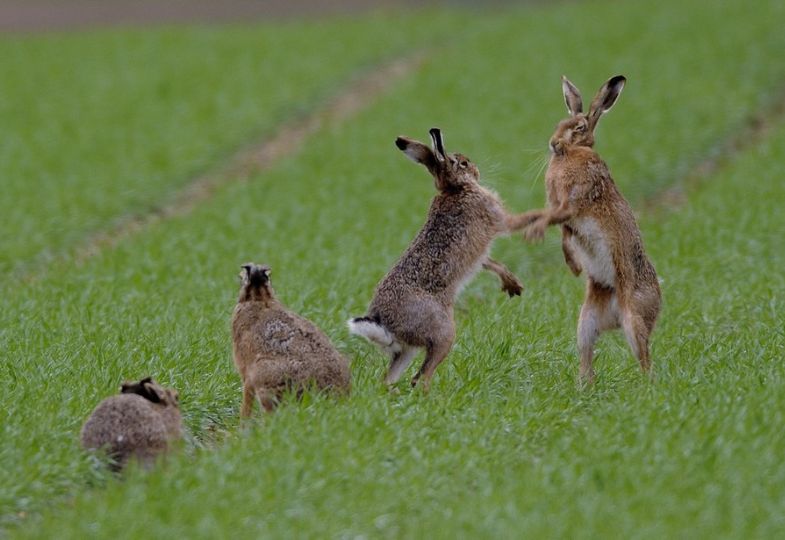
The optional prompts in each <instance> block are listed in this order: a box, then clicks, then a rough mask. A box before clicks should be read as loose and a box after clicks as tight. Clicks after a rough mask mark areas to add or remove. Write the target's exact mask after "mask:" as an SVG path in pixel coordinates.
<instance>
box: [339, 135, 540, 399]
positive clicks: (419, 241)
mask: <svg viewBox="0 0 785 540" xmlns="http://www.w3.org/2000/svg"><path fill="white" fill-rule="evenodd" d="M430 133H431V138H432V145H433V149H431V148H429V147H428V146H426V145H425V144H423V143H420V142H417V141H414V140H411V139H407V138H405V137H399V138H398V139H397V140H396V145H397V146H398V148H399V149H400V150H402V151H403V152H404V153H405V154H406V155H407V156H408V157H409V158H410V159H412V160H413V161H415V162H417V163H421V164H422V165H424V166H425V167H426V168H427V169H428V171H429V172H430V173H431V175H432V176H433V178H434V184H435V187H436V189H437V191H438V193H437V195H436V196H435V197H434V199H433V202H432V203H431V207H430V210H429V211H428V218H427V220H426V222H425V224H424V225H423V227H422V229H421V230H420V232H419V233H418V234H417V236H416V237H415V238H414V240H413V241H412V243H411V245H410V246H409V248H408V249H407V250H406V252H405V253H404V254H403V255H402V256H401V258H400V259H399V260H398V262H397V263H396V264H395V266H393V268H392V269H391V270H390V271H389V272H388V273H387V275H386V276H385V277H384V279H382V281H381V282H380V283H379V284H378V286H377V287H376V293H375V295H374V298H373V300H372V301H371V305H370V307H369V308H368V312H367V316H366V317H360V318H356V319H353V320H351V321H350V322H349V326H350V329H351V330H352V332H354V333H358V334H360V335H363V336H365V337H366V338H368V339H370V340H372V341H375V342H376V343H378V344H379V345H381V346H382V347H383V348H384V349H385V350H386V351H387V352H388V353H389V354H390V356H391V362H390V367H389V370H388V372H387V375H386V377H385V382H386V383H387V384H394V383H395V382H397V381H398V379H399V378H400V376H401V375H402V373H403V371H404V370H405V369H406V367H407V366H408V364H409V363H410V362H411V360H412V359H413V356H414V355H415V354H416V351H417V349H418V348H424V349H425V362H424V363H423V365H422V367H421V368H420V370H419V371H418V373H417V375H416V376H415V377H414V379H413V380H412V385H415V384H416V383H417V381H418V380H420V379H422V380H423V383H424V385H425V387H426V389H427V386H428V383H429V381H430V379H431V377H432V375H433V372H434V370H435V369H436V367H437V366H438V365H439V363H441V362H442V361H443V360H444V358H445V357H446V356H447V354H448V353H449V352H450V349H451V347H452V344H453V341H454V339H455V325H454V321H453V303H454V302H455V298H456V297H457V295H458V293H459V292H460V289H461V287H462V285H463V284H465V283H466V282H468V281H469V280H470V279H471V278H472V276H473V275H474V274H475V273H476V272H477V271H478V270H479V269H480V268H484V269H486V270H489V271H491V272H494V273H496V274H497V275H498V276H499V279H500V280H501V282H502V290H503V291H505V292H506V293H507V294H509V295H510V296H514V295H520V294H521V291H522V290H523V286H522V285H521V283H520V281H519V280H518V279H517V278H516V277H515V275H513V274H512V273H511V272H510V271H509V270H508V269H507V268H506V267H505V266H504V265H502V264H501V263H499V262H497V261H494V260H493V259H491V258H490V257H489V256H488V254H489V252H490V248H491V244H492V243H493V240H494V239H495V238H496V237H497V236H499V235H502V234H505V233H508V232H510V231H513V230H518V229H522V228H523V227H524V226H525V225H527V224H528V223H529V221H528V220H527V221H522V220H521V219H520V216H511V215H509V214H508V213H507V212H506V210H505V209H504V206H503V204H502V202H501V200H500V199H499V198H498V196H497V195H496V194H495V193H493V192H491V191H489V190H487V189H485V188H484V187H482V186H481V185H480V182H479V181H480V172H479V170H478V169H477V167H476V166H475V165H474V164H473V163H472V162H471V161H469V159H468V158H467V157H466V156H464V155H462V154H447V153H445V151H444V147H443V143H442V139H441V132H440V131H439V130H438V129H435V128H434V129H432V130H431V132H430Z"/></svg>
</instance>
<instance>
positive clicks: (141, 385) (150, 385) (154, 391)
mask: <svg viewBox="0 0 785 540" xmlns="http://www.w3.org/2000/svg"><path fill="white" fill-rule="evenodd" d="M120 392H121V393H123V394H137V395H139V396H142V397H143V398H145V399H147V400H149V401H152V402H153V403H160V402H161V401H162V400H163V396H162V395H161V393H160V390H159V389H158V385H157V384H155V382H154V381H153V379H152V377H145V378H144V379H142V380H141V381H139V382H124V383H123V384H122V386H121V387H120Z"/></svg>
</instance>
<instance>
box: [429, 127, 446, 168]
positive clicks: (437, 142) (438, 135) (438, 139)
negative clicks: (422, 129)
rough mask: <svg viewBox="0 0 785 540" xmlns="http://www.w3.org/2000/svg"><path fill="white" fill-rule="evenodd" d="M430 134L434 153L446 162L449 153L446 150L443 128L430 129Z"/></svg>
mask: <svg viewBox="0 0 785 540" xmlns="http://www.w3.org/2000/svg"><path fill="white" fill-rule="evenodd" d="M428 134H429V135H430V136H431V147H432V148H433V154H434V155H435V156H436V160H437V161H440V162H444V161H445V160H446V159H447V153H446V152H445V151H444V141H443V140H442V130H440V129H439V128H431V129H430V131H428Z"/></svg>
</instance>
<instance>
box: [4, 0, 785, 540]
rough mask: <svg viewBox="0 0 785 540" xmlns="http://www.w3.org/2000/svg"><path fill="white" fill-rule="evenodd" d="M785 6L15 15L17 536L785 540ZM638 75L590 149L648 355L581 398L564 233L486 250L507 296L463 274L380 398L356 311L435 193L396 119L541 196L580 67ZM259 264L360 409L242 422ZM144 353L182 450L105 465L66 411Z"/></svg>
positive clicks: (501, 185) (585, 82) (7, 401)
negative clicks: (651, 323)
mask: <svg viewBox="0 0 785 540" xmlns="http://www.w3.org/2000/svg"><path fill="white" fill-rule="evenodd" d="M784 26H785V4H783V3H782V2H779V1H777V0H762V1H760V2H758V3H756V5H755V8H754V9H751V8H750V4H749V2H745V1H743V0H723V1H718V2H714V3H711V5H710V6H709V5H708V4H707V3H706V2H702V1H700V0H680V1H676V0H656V1H655V0H642V1H639V2H618V1H605V0H598V1H593V0H592V1H588V2H564V3H562V2H560V3H540V4H534V5H531V6H512V7H497V8H494V9H492V10H488V11H486V12H483V13H480V12H476V11H471V10H469V9H463V8H460V7H449V8H441V9H426V10H412V11H406V10H399V11H388V12H380V13H374V12H371V13H365V14H358V15H356V16H352V17H349V16H333V17H330V18H327V19H323V20H303V21H288V22H284V23H281V22H278V23H272V22H268V23H258V24H250V23H249V24H244V25H226V26H204V25H192V26H188V25H185V26H162V27H156V28H152V29H134V28H122V29H100V30H85V31H80V32H63V33H49V34H29V35H22V34H19V35H11V34H7V35H0V57H2V58H3V67H2V68H1V69H2V76H0V118H1V119H2V129H0V193H2V195H0V216H2V218H1V219H2V232H1V236H0V299H1V300H0V385H2V387H3V391H2V392H0V404H1V406H0V537H6V536H7V537H9V538H16V537H18V538H85V537H98V538H138V537H148V538H150V537H151V538H222V537H238V538H267V537H286V538H289V537H304V538H325V537H327V538H333V537H336V538H411V537H414V538H420V537H427V538H455V537H467V538H469V537H471V538H475V537H484V538H496V537H501V538H542V537H569V538H775V537H782V536H783V535H785V511H784V510H785V460H783V456H785V435H783V426H785V363H784V362H783V360H784V359H785V272H783V268H785V240H783V235H784V234H785V212H783V210H782V208H783V207H785V181H784V180H785V179H784V178H783V168H784V167H785V63H783V62H782V60H783V51H785V32H783V31H782V29H783V27H784ZM394 62H398V63H399V64H400V65H401V66H403V67H401V69H400V70H399V71H398V72H397V75H396V76H395V77H389V79H385V80H386V84H383V85H376V86H373V85H372V86H371V87H369V88H370V89H366V90H364V91H362V92H361V93H362V94H363V103H362V105H361V106H360V105H358V106H356V107H354V108H353V109H351V110H350V108H349V107H344V108H341V107H336V106H334V103H335V101H334V100H335V98H336V97H339V96H341V95H345V94H347V93H348V92H351V91H353V90H352V89H353V88H354V89H355V90H354V91H356V88H357V84H358V81H360V80H362V79H363V78H364V77H368V76H372V75H373V74H374V73H378V72H379V71H380V70H383V69H385V66H389V65H390V63H394ZM620 73H621V74H624V75H625V76H626V77H627V79H628V83H627V86H626V87H625V90H624V92H623V93H622V95H621V97H620V98H619V102H618V103H617V105H616V106H615V107H614V109H613V110H612V111H611V112H609V113H608V114H607V115H606V116H605V117H604V118H603V120H602V121H601V122H600V125H599V127H598V130H597V144H596V149H597V150H598V152H599V153H600V155H601V156H602V157H603V159H604V160H605V161H606V162H607V163H608V165H609V167H610V169H611V171H612V173H613V176H614V179H615V181H616V183H617V184H618V186H619V188H620V189H621V191H622V192H623V193H624V195H625V196H626V197H627V199H628V200H629V201H630V203H631V205H632V207H633V208H634V209H635V211H636V215H637V217H638V220H639V224H640V227H641V231H642V234H643V238H644V242H645V245H646V249H647V252H648V254H649V256H650V258H651V259H652V261H653V263H654V265H655V267H656V269H657V272H658V274H659V276H660V277H661V280H662V282H661V286H662V291H663V311H662V313H661V315H660V319H659V322H658V326H657V328H656V330H655V332H654V334H653V347H652V358H653V362H654V377H653V378H652V379H649V378H648V377H646V376H644V375H642V374H641V372H640V370H639V367H638V365H637V361H636V360H635V359H634V357H633V356H632V355H631V353H630V352H629V349H628V347H627V345H626V343H625V341H624V339H623V337H622V336H621V335H618V334H605V335H604V336H603V337H602V338H601V339H600V341H599V343H598V346H597V356H596V361H595V368H596V370H597V380H596V382H595V383H594V384H593V385H591V386H590V387H588V388H582V387H580V385H578V384H577V374H578V359H577V352H576V346H575V326H576V321H577V317H578V312H579V309H580V304H581V301H582V298H583V289H584V278H583V277H580V278H575V277H574V276H573V275H572V274H571V273H570V272H569V270H568V269H567V267H566V266H565V264H564V262H563V259H562V254H561V249H560V241H559V235H558V231H557V230H556V228H554V229H553V230H550V231H548V233H547V235H546V238H545V241H544V242H543V243H541V244H534V245H531V244H526V243H525V242H524V241H523V239H522V238H521V236H520V235H513V236H510V237H507V238H502V239H499V240H498V241H497V242H496V243H495V246H494V250H493V255H494V258H495V259H497V260H499V261H502V262H504V263H505V264H506V265H507V266H508V267H509V268H510V269H511V270H512V271H513V272H514V273H515V274H516V275H517V276H518V277H519V278H520V279H521V280H522V281H523V282H524V285H525V290H524V292H523V295H522V296H521V297H516V298H512V299H510V298H508V297H507V296H506V295H505V294H503V293H502V292H501V291H500V290H499V285H498V281H497V279H496V278H495V277H494V276H492V275H490V274H488V273H481V274H479V275H478V276H477V277H476V278H475V279H474V281H472V282H471V283H470V284H469V285H468V286H467V287H466V289H465V290H464V292H463V294H462V296H461V297H460V299H459V300H458V302H457V304H456V313H455V318H456V324H457V339H456V342H455V346H454V348H453V350H452V352H451V353H450V355H449V356H448V358H447V360H446V361H445V362H444V363H443V364H442V365H441V366H440V367H439V369H438V370H437V371H436V375H435V377H434V380H433V384H432V385H431V388H430V392H428V393H424V392H423V391H422V390H421V389H420V388H414V389H412V388H411V387H410V385H409V379H410V377H411V376H412V375H413V374H414V369H415V368H414V367H412V368H410V371H409V372H408V373H407V376H406V377H404V378H403V379H402V381H401V382H400V383H399V384H398V385H397V386H396V388H395V389H394V390H392V391H391V390H388V389H387V388H385V387H384V385H383V384H382V381H381V379H382V376H383V374H384V372H385V369H386V364H387V360H386V358H385V357H384V356H383V354H382V353H381V352H380V351H378V350H377V349H376V348H374V347H373V346H372V345H370V344H368V343H366V342H364V341H362V340H361V339H359V338H355V337H350V336H349V333H348V331H347V329H346V321H347V319H349V318H350V317H352V316H358V315H362V314H364V312H365V309H366V307H367V305H368V302H369V301H370V299H371V297H372V294H373V289H374V286H375V284H376V283H377V282H378V280H379V279H380V278H381V277H382V276H383V275H384V274H385V272H386V271H387V270H388V269H389V268H390V266H391V265H392V264H393V263H394V262H395V261H396V259H397V258H398V256H399V255H400V254H401V253H402V251H403V250H404V249H405V248H406V246H407V245H408V243H409V242H410V241H411V239H412V238H413V237H414V235H415V234H416V232H417V230H418V229H419V227H420V226H421V224H422V223H423V221H424V219H425V216H426V213H427V209H428V206H429V203H430V200H431V198H432V197H433V194H434V187H433V181H432V179H431V177H430V176H429V174H428V173H427V171H426V170H425V169H423V168H422V167H420V166H418V165H415V164H413V163H411V162H410V161H409V160H407V159H405V157H404V156H403V155H402V154H401V153H400V152H399V151H398V150H397V149H396V148H395V145H394V144H393V141H394V139H395V137H396V136H397V135H407V136H410V137H412V138H415V139H419V140H423V141H425V140H427V134H428V129H429V128H431V127H433V126H438V127H440V128H441V129H442V130H443V133H444V135H445V143H446V145H447V150H448V151H459V152H462V153H465V154H466V155H468V156H469V157H471V158H472V160H474V161H475V162H476V163H477V164H478V167H479V168H480V171H481V172H482V175H483V182H484V184H485V185H487V186H489V187H491V188H492V189H494V190H495V191H497V192H498V193H499V195H500V196H501V197H502V198H503V199H504V201H505V203H506V205H507V207H508V208H509V209H510V210H511V211H515V212H521V211H524V210H527V209H530V208H540V207H542V206H543V204H544V199H545V194H544V185H543V169H544V167H545V164H546V162H547V158H548V153H547V142H548V139H549V137H550V136H551V134H552V132H553V128H554V126H555V125H556V123H557V122H558V121H559V120H560V119H562V118H564V117H565V115H566V112H565V108H564V102H563V98H562V95H561V88H560V77H561V75H562V74H565V75H567V76H569V77H570V79H571V80H572V81H573V82H575V83H576V84H577V85H578V86H579V87H580V88H581V90H582V91H583V94H584V97H585V98H586V96H590V95H593V93H594V92H595V91H596V90H597V88H599V86H600V85H601V84H602V83H603V82H604V81H605V80H606V79H608V78H609V77H610V76H612V75H615V74H620ZM331 104H332V105H331ZM331 107H332V108H331ZM314 118H316V119H318V121H314V122H313V124H312V125H313V126H314V127H313V129H310V130H308V131H307V132H302V133H298V132H297V130H296V129H293V130H291V129H290V128H291V126H297V125H299V124H300V123H302V122H306V123H307V122H308V121H309V119H314ZM287 130H290V131H291V132H292V133H294V134H293V135H291V137H289V138H286V137H284V140H285V141H286V142H287V144H285V145H284V149H283V150H281V151H278V152H276V153H275V157H274V159H272V160H270V161H269V162H267V163H264V166H262V167H258V168H257V169H253V168H246V169H243V170H238V169H237V168H231V167H229V168H227V166H226V165H227V163H231V162H232V160H234V159H235V156H237V155H238V153H242V152H248V151H249V149H250V152H251V153H252V154H253V151H254V149H255V148H257V149H259V148H263V147H264V144H265V141H267V142H269V141H274V140H277V139H276V137H277V136H278V134H280V133H281V132H287ZM260 151H261V150H260ZM205 177H209V178H210V179H211V186H212V188H211V190H210V192H209V194H207V195H205V196H202V197H200V198H198V199H197V200H195V201H191V202H190V203H182V201H183V195H182V194H183V193H186V192H187V190H188V189H189V186H192V185H193V183H194V182H195V181H196V180H198V179H199V178H205ZM178 201H179V202H178ZM167 205H175V206H177V205H181V207H180V209H179V210H178V211H175V212H170V213H161V209H162V208H164V207H167ZM150 216H158V217H157V218H156V219H150ZM99 239H100V240H99ZM247 261H255V262H260V263H266V264H268V265H269V266H271V267H272V283H273V286H274V288H275V290H276V293H277V295H278V297H279V298H280V299H281V300H282V301H283V302H284V303H285V304H286V305H288V306H289V307H290V308H292V309H293V310H295V311H297V312H299V313H301V314H302V315H304V316H306V317H307V318H309V319H311V320H312V321H314V322H315V323H316V324H317V325H319V326H320V327H321V328H323V329H324V330H325V332H326V333H327V335H329V336H330V338H331V339H332V340H333V342H334V343H335V344H336V346H337V347H338V348H339V349H340V350H341V351H342V352H343V353H344V354H345V355H346V356H347V357H348V358H349V359H350V360H351V370H352V385H353V388H352V393H351V395H350V396H348V397H345V398H341V399H336V398H330V397H326V396H323V395H319V394H313V393H311V394H308V393H307V394H305V395H304V396H303V399H302V400H301V401H297V400H295V399H287V400H285V402H284V403H283V404H282V406H281V407H280V408H279V410H278V411H277V412H276V413H275V414H272V415H264V414H262V413H259V412H258V411H257V413H256V415H255V416H254V419H253V421H251V422H248V423H242V424H241V423H240V422H239V418H238V416H239V407H240V401H241V383H240V379H239V376H238V375H237V373H236V372H235V369H234V365H233V363H232V356H231V336H230V317H231V313H232V309H233V307H234V304H235V301H236V295H237V290H238V286H239V283H238V280H237V273H238V271H239V266H240V264H242V263H245V262H247ZM420 362H421V359H420V358H418V359H417V360H415V363H414V364H415V365H416V366H419V363H420ZM145 375H152V376H153V377H154V378H156V379H157V380H159V381H160V382H162V383H163V384H165V385H167V386H172V387H174V388H177V389H178V390H179V392H180V396H181V407H182V411H183V415H184V421H185V424H186V427H187V432H188V433H187V436H186V442H185V444H184V447H183V448H182V449H181V451H180V452H177V453H175V454H172V455H170V456H168V457H167V459H166V461H165V463H161V464H159V465H158V466H157V467H155V468H153V469H152V470H149V471H145V470H141V469H138V468H134V467H132V468H131V469H130V470H128V471H126V474H124V475H123V476H122V477H117V476H114V475H112V474H111V473H109V472H108V471H106V470H105V468H103V467H102V466H101V465H100V464H98V463H97V462H96V461H95V460H94V459H93V458H91V457H90V456H89V455H86V454H85V453H84V452H83V451H82V450H81V449H80V447H79V440H78V434H79V429H80V427H81V425H82V423H83V422H84V420H85V418H86V417H87V415H88V414H89V413H90V411H91V410H92V409H93V408H94V407H95V405H96V404H97V403H98V402H99V401H100V400H101V399H103V398H104V397H106V396H108V395H110V394H112V393H115V392H116V391H117V388H118V387H119V385H120V383H121V382H122V381H124V380H130V379H138V378H141V377H143V376H145Z"/></svg>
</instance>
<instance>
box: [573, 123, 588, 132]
mask: <svg viewBox="0 0 785 540" xmlns="http://www.w3.org/2000/svg"><path fill="white" fill-rule="evenodd" d="M575 131H577V132H578V133H583V132H584V131H586V126H585V125H584V124H578V125H577V126H575Z"/></svg>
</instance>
